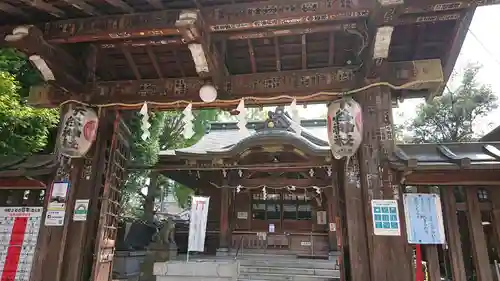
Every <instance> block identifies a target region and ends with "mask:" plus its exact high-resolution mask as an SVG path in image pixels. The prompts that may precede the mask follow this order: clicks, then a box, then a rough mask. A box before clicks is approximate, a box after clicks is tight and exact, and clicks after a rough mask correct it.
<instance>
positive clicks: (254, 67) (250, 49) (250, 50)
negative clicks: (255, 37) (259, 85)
mask: <svg viewBox="0 0 500 281" xmlns="http://www.w3.org/2000/svg"><path fill="white" fill-rule="evenodd" d="M247 45H248V56H249V58H250V66H251V67H252V73H256V72H257V63H256V62H255V51H254V49H253V44H252V39H247Z"/></svg>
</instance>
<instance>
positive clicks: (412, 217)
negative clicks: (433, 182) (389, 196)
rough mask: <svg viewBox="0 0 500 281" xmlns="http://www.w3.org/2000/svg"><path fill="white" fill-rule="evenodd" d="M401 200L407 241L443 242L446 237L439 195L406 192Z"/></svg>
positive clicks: (420, 242) (421, 242) (412, 242)
mask: <svg viewBox="0 0 500 281" xmlns="http://www.w3.org/2000/svg"><path fill="white" fill-rule="evenodd" d="M403 200H404V208H405V217H406V233H407V235H408V243H410V244H444V243H445V241H446V238H445V234H444V224H443V211H442V209H441V199H440V197H439V195H437V194H426V193H407V194H405V195H404V196H403Z"/></svg>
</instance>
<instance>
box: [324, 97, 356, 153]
mask: <svg viewBox="0 0 500 281" xmlns="http://www.w3.org/2000/svg"><path fill="white" fill-rule="evenodd" d="M362 139H363V118H362V114H361V106H360V105H359V103H357V102H356V101H355V100H353V99H352V98H344V99H340V100H338V101H334V102H332V103H331V104H330V105H329V106H328V141H329V143H330V148H331V150H332V154H333V156H334V157H335V158H336V159H340V158H342V157H351V156H353V155H354V154H355V153H356V151H357V150H358V148H359V146H360V144H361V141H362Z"/></svg>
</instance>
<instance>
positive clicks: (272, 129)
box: [160, 107, 329, 156]
mask: <svg viewBox="0 0 500 281" xmlns="http://www.w3.org/2000/svg"><path fill="white" fill-rule="evenodd" d="M292 124H293V121H292V119H291V118H290V117H289V116H288V114H287V113H286V112H285V111H284V110H283V108H282V107H278V108H277V109H276V111H275V112H269V118H268V119H267V120H266V121H259V122H249V123H248V124H247V128H248V131H249V134H248V135H243V134H241V133H240V132H239V129H238V126H237V123H236V122H218V123H212V124H211V125H210V129H209V131H208V133H207V134H205V135H204V136H203V137H202V138H201V139H200V140H199V141H198V142H197V143H196V144H194V145H192V146H190V147H186V148H181V149H176V150H167V151H162V152H160V155H178V156H181V155H182V156H187V155H189V156H196V155H209V154H212V155H214V154H217V155H228V156H232V155H236V154H238V153H239V152H243V151H244V150H247V149H249V148H251V147H255V146H260V145H267V144H291V145H294V146H296V147H297V148H299V149H301V150H304V151H308V152H310V153H311V154H315V155H318V154H321V155H324V154H326V153H329V144H328V135H327V131H326V120H304V121H301V127H300V128H301V133H300V135H299V134H297V133H296V131H295V130H294V128H293V127H294V126H292Z"/></svg>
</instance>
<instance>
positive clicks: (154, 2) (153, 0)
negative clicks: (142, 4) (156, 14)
mask: <svg viewBox="0 0 500 281" xmlns="http://www.w3.org/2000/svg"><path fill="white" fill-rule="evenodd" d="M147 1H148V3H149V5H151V6H153V7H154V8H156V9H159V10H162V9H164V8H165V7H164V6H163V3H162V2H161V0H147Z"/></svg>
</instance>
